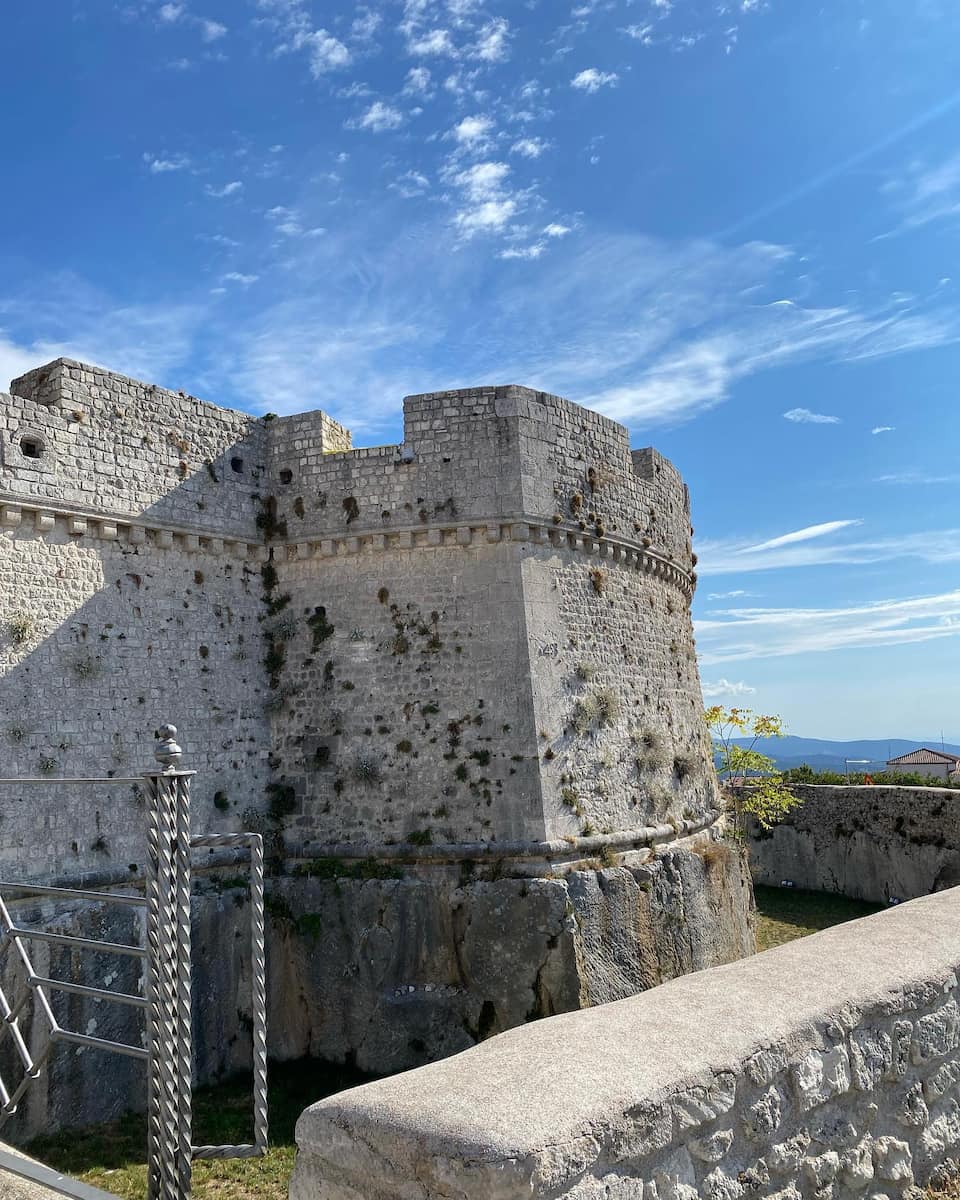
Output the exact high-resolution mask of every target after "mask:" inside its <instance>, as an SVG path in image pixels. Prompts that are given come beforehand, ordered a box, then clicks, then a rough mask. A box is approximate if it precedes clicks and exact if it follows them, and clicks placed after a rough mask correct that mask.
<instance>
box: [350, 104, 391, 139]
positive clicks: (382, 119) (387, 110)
mask: <svg viewBox="0 0 960 1200" xmlns="http://www.w3.org/2000/svg"><path fill="white" fill-rule="evenodd" d="M405 120H406V117H405V116H404V115H403V113H402V112H401V111H400V109H399V108H394V107H393V105H392V104H386V103H385V102H384V101H383V100H374V102H373V103H372V104H371V105H370V107H369V108H368V109H366V110H365V111H364V112H363V113H362V114H361V115H360V116H359V117H354V118H353V119H352V120H349V121H347V122H345V124H346V126H347V128H348V129H366V130H368V131H369V132H370V133H386V132H387V131H388V130H391V129H399V128H400V126H401V125H402V124H403V123H404V121H405Z"/></svg>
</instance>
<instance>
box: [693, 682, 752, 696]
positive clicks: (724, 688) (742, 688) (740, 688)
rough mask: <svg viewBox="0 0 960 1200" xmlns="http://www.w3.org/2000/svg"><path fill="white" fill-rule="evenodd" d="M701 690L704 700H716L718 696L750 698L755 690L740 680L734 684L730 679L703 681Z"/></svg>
mask: <svg viewBox="0 0 960 1200" xmlns="http://www.w3.org/2000/svg"><path fill="white" fill-rule="evenodd" d="M701 690H702V691H703V696H704V699H705V700H716V699H718V698H719V697H720V696H752V695H753V694H754V692H756V690H757V689H756V688H755V687H750V685H749V684H746V683H744V682H743V680H742V679H741V680H740V681H739V682H736V683H734V682H733V680H730V679H710V680H708V679H705V680H704V681H703V683H702V684H701Z"/></svg>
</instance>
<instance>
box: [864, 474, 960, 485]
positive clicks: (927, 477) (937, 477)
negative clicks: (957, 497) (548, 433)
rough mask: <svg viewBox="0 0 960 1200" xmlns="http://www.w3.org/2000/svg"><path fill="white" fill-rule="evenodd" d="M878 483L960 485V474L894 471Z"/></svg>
mask: <svg viewBox="0 0 960 1200" xmlns="http://www.w3.org/2000/svg"><path fill="white" fill-rule="evenodd" d="M876 482H877V483H899V484H906V485H912V484H931V483H960V474H958V473H957V472H956V471H953V472H950V471H939V472H936V471H894V472H893V473H892V474H889V475H880V476H878V477H877V480H876Z"/></svg>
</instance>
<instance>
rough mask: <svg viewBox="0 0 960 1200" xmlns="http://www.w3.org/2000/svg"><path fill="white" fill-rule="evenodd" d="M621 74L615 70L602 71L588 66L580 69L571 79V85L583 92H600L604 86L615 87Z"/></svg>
mask: <svg viewBox="0 0 960 1200" xmlns="http://www.w3.org/2000/svg"><path fill="white" fill-rule="evenodd" d="M619 79H620V76H619V75H618V74H617V73H616V72H615V71H600V70H598V69H597V68H596V67H587V69H586V70H585V71H579V72H578V73H577V74H576V75H574V77H573V79H571V80H570V86H571V87H574V88H577V89H578V90H579V91H581V92H590V93H592V92H599V90H600V89H601V88H602V87H615V86H616V84H617V82H618V80H619Z"/></svg>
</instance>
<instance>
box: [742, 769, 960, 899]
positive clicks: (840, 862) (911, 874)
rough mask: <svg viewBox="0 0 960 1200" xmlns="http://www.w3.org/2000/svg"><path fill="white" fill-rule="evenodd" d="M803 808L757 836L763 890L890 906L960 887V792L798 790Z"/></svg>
mask: <svg viewBox="0 0 960 1200" xmlns="http://www.w3.org/2000/svg"><path fill="white" fill-rule="evenodd" d="M793 791H794V792H795V793H796V795H797V796H798V797H799V798H800V799H801V800H802V801H803V803H802V804H801V805H800V807H799V808H796V809H794V810H793V812H792V813H790V815H789V816H788V817H787V819H786V820H785V821H784V822H783V823H782V824H779V825H776V826H774V828H773V829H769V830H760V829H757V830H755V831H754V832H753V836H752V839H751V847H750V866H751V870H752V872H753V876H754V878H755V879H756V881H757V882H758V883H766V884H772V885H773V886H775V887H776V886H777V885H779V883H780V881H781V880H782V879H789V880H791V881H792V882H793V883H794V884H795V885H796V886H797V887H803V888H812V889H813V890H814V891H820V892H840V893H841V894H842V895H844V896H853V897H855V898H857V899H860V900H873V901H876V902H877V903H880V904H887V903H889V902H890V901H891V900H912V899H914V898H915V897H916V896H926V895H927V894H928V893H929V892H934V891H940V890H942V889H943V888H948V887H956V885H957V884H958V883H960V792H957V791H954V790H952V789H950V788H935V787H930V788H927V787H879V786H875V787H854V786H851V787H845V786H833V785H809V784H796V785H794V787H793Z"/></svg>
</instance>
